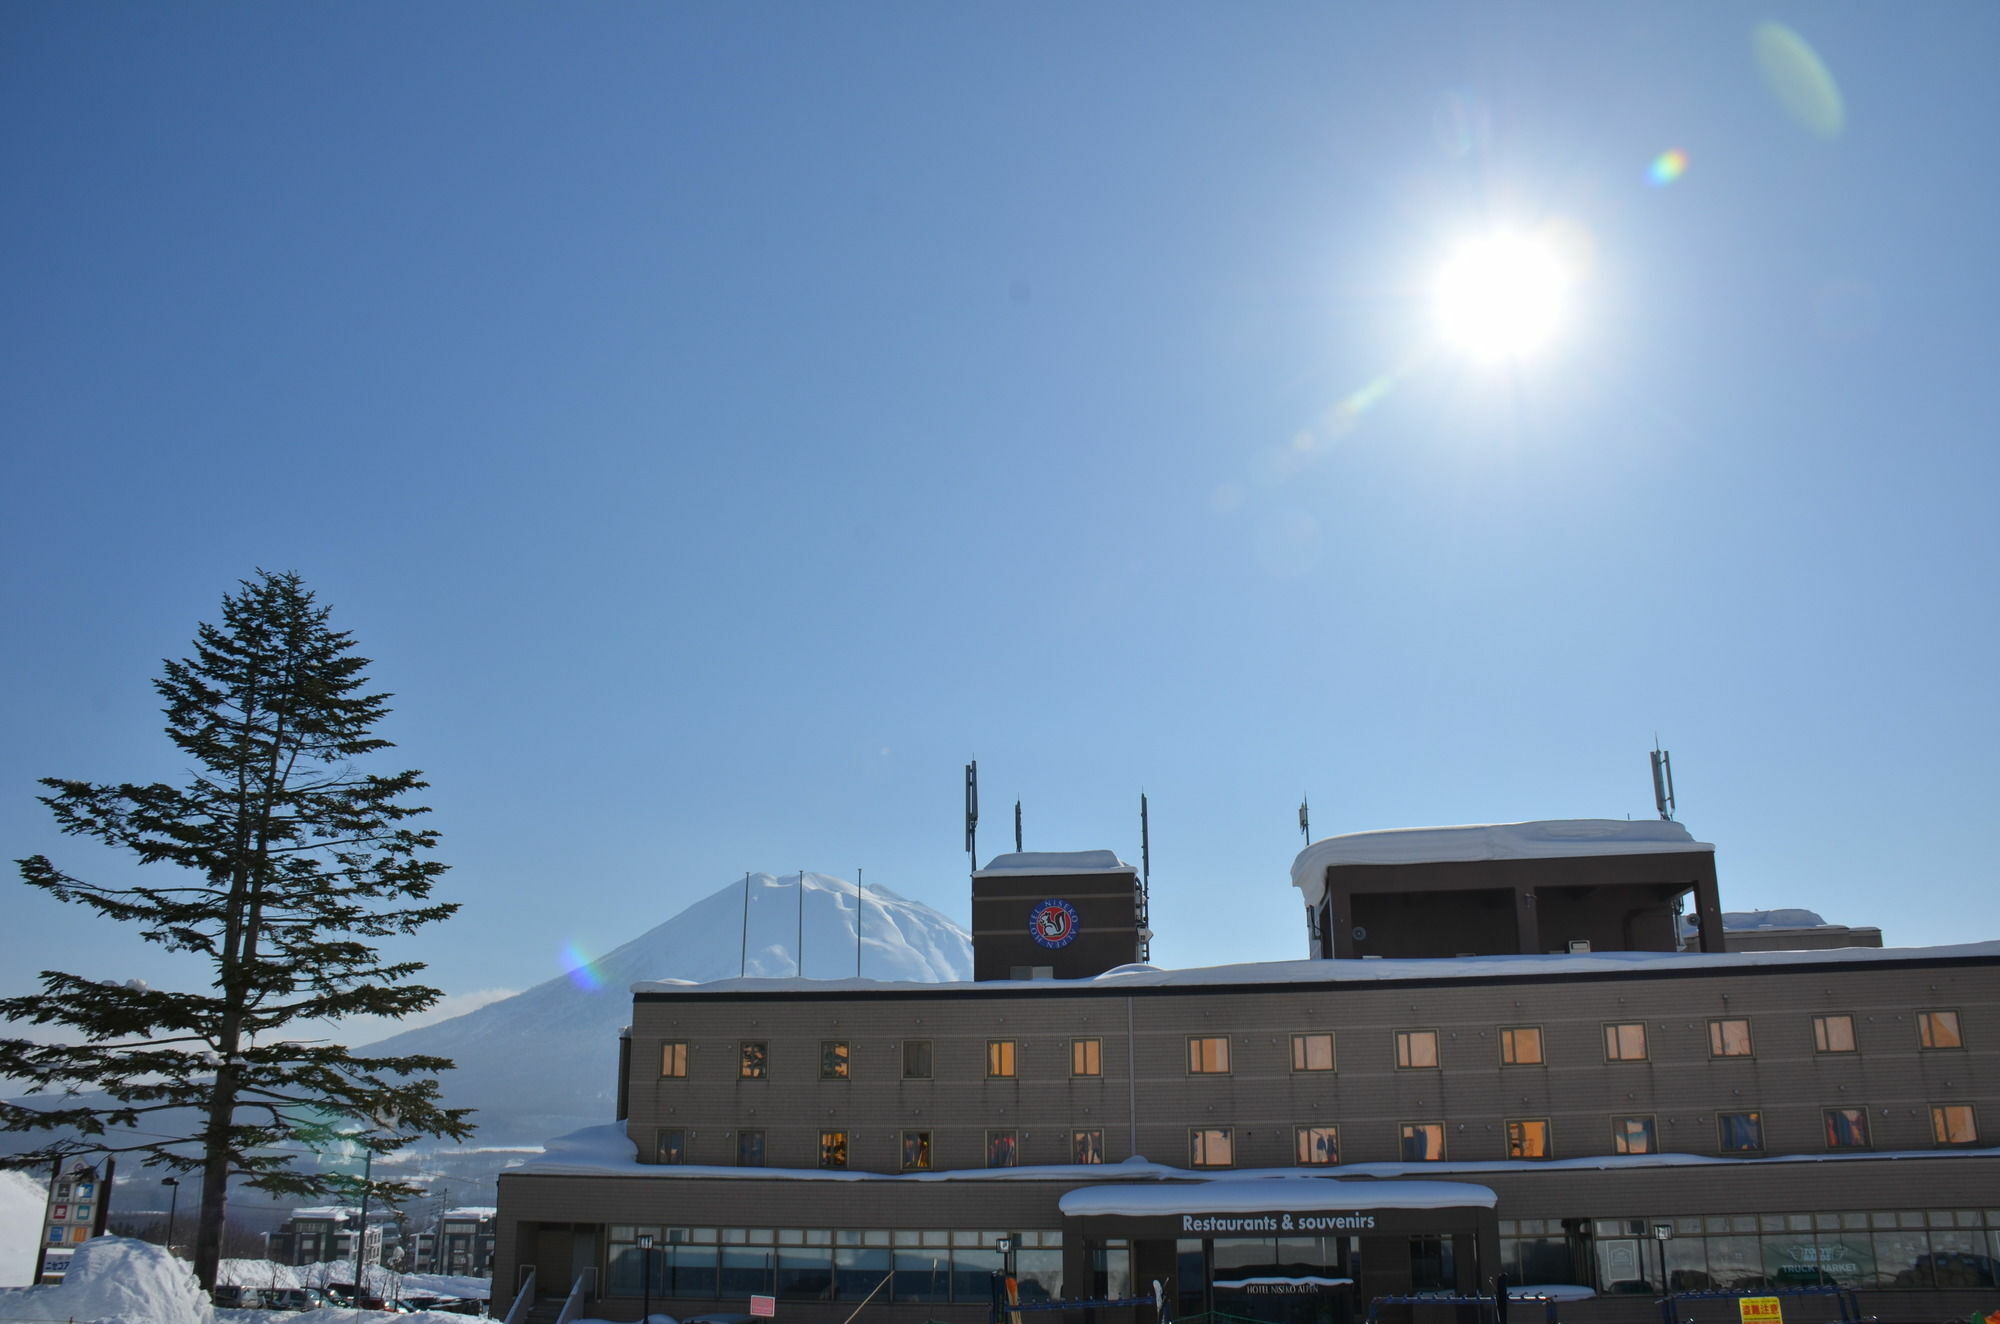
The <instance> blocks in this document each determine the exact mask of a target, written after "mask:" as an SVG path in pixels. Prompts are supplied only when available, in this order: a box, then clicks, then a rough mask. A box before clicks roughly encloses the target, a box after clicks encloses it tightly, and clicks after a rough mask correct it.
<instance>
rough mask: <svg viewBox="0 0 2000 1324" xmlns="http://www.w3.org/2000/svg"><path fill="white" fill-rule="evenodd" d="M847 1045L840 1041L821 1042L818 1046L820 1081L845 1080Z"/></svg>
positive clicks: (828, 1040)
mask: <svg viewBox="0 0 2000 1324" xmlns="http://www.w3.org/2000/svg"><path fill="white" fill-rule="evenodd" d="M847 1061H848V1055H847V1044H846V1043H845V1042H843V1041H840V1040H833V1039H827V1040H822V1041H821V1042H820V1046H819V1078H820V1079H821V1080H846V1079H847Z"/></svg>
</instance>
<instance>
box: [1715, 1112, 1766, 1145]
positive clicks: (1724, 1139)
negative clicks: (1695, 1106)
mask: <svg viewBox="0 0 2000 1324" xmlns="http://www.w3.org/2000/svg"><path fill="white" fill-rule="evenodd" d="M1715 1147H1716V1148H1717V1149H1719V1150H1721V1151H1722V1152H1723V1153H1725V1154H1756V1153H1761V1152H1762V1151H1763V1148H1764V1114H1762V1113H1717V1114H1716V1115H1715Z"/></svg>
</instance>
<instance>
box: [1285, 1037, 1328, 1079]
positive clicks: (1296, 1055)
mask: <svg viewBox="0 0 2000 1324" xmlns="http://www.w3.org/2000/svg"><path fill="white" fill-rule="evenodd" d="M1292 1070H1294V1071H1331V1070H1333V1036H1332V1035H1330V1034H1295V1035H1293V1036H1292Z"/></svg>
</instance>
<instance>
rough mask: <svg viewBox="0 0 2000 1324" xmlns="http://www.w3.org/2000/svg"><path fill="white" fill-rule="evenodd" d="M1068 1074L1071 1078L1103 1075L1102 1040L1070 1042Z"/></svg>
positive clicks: (1074, 1040)
mask: <svg viewBox="0 0 2000 1324" xmlns="http://www.w3.org/2000/svg"><path fill="white" fill-rule="evenodd" d="M1069 1074H1070V1075H1072V1076H1101V1075H1103V1074H1104V1041H1103V1040H1102V1039H1072V1040H1070V1041H1069Z"/></svg>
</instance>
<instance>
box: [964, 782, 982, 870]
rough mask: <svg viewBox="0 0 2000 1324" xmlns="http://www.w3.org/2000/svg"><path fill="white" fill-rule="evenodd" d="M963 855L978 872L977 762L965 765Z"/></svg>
mask: <svg viewBox="0 0 2000 1324" xmlns="http://www.w3.org/2000/svg"><path fill="white" fill-rule="evenodd" d="M965 853H966V855H967V856H968V857H969V858H970V859H971V860H972V871H973V872H974V873H978V872H979V760H978V759H974V760H973V761H972V762H970V763H968V764H966V765H965Z"/></svg>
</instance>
